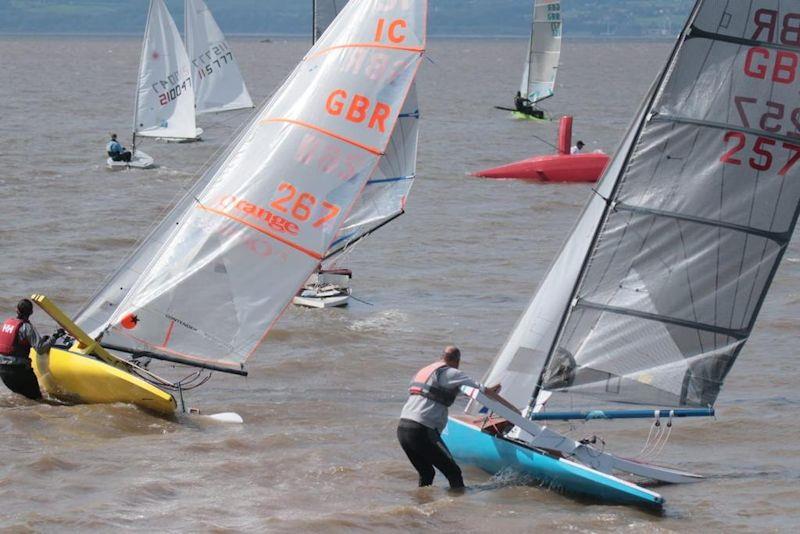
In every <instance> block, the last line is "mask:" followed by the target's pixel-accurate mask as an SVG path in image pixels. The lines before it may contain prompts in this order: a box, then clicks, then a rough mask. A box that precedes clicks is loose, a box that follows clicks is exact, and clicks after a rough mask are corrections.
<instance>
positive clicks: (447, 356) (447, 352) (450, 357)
mask: <svg viewBox="0 0 800 534" xmlns="http://www.w3.org/2000/svg"><path fill="white" fill-rule="evenodd" d="M442 361H443V362H444V363H446V364H447V365H449V366H450V367H455V368H456V369H458V365H459V364H460V363H461V351H460V350H458V347H454V346H453V345H448V346H446V347H445V348H444V350H443V351H442Z"/></svg>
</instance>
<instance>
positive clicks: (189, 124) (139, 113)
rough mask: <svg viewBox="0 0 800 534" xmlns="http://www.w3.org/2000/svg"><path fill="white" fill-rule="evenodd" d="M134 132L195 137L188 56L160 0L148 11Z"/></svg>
mask: <svg viewBox="0 0 800 534" xmlns="http://www.w3.org/2000/svg"><path fill="white" fill-rule="evenodd" d="M133 132H134V134H135V135H138V136H142V137H167V138H174V139H193V138H195V137H197V125H196V123H195V115H194V88H193V86H192V74H191V66H190V63H189V56H188V55H187V54H186V49H185V48H184V46H183V42H182V41H181V36H180V34H179V33H178V29H177V28H176V27H175V22H174V21H173V20H172V17H171V16H170V14H169V11H167V7H166V6H165V5H164V1H163V0H151V2H150V9H149V12H148V15H147V28H146V29H145V34H144V42H143V43H142V57H141V61H140V63H139V83H138V89H137V92H136V106H135V112H134V123H133Z"/></svg>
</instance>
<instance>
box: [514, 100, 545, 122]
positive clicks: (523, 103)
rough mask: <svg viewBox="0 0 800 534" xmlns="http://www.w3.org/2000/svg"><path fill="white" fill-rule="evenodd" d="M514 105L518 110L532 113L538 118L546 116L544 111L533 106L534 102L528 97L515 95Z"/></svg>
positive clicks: (527, 113)
mask: <svg viewBox="0 0 800 534" xmlns="http://www.w3.org/2000/svg"><path fill="white" fill-rule="evenodd" d="M514 106H516V108H517V111H519V112H520V113H524V114H525V115H530V116H531V117H536V118H537V119H543V118H544V111H542V110H541V109H536V108H535V107H533V104H532V103H531V101H530V100H528V99H527V98H523V97H521V96H517V97H514Z"/></svg>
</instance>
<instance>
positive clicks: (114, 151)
mask: <svg viewBox="0 0 800 534" xmlns="http://www.w3.org/2000/svg"><path fill="white" fill-rule="evenodd" d="M106 152H108V157H109V158H111V160H112V161H124V162H126V163H130V161H131V151H130V150H125V147H124V146H122V145H121V144H120V142H119V141H117V134H115V133H112V134H111V141H109V142H108V145H107V146H106Z"/></svg>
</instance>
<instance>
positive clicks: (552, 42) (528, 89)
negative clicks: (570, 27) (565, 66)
mask: <svg viewBox="0 0 800 534" xmlns="http://www.w3.org/2000/svg"><path fill="white" fill-rule="evenodd" d="M560 58H561V1H560V0H535V1H534V3H533V22H532V24H531V36H530V40H529V41H528V55H527V57H526V61H525V70H524V72H523V74H522V85H521V87H520V93H521V94H522V96H527V97H528V99H529V100H530V101H531V102H534V103H536V102H539V101H540V100H544V99H545V98H548V97H551V96H553V93H554V90H555V86H556V73H557V72H558V62H559V59H560Z"/></svg>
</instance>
